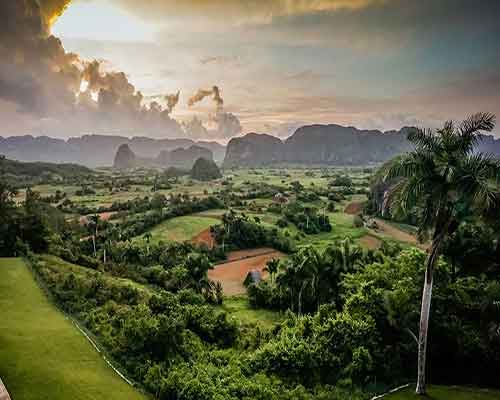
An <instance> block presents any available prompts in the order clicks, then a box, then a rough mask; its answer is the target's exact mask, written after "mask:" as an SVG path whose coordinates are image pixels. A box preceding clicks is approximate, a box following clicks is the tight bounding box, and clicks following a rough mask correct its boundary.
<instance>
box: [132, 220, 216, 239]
mask: <svg viewBox="0 0 500 400" xmlns="http://www.w3.org/2000/svg"><path fill="white" fill-rule="evenodd" d="M218 223H220V221H219V220H218V219H215V218H210V217H202V216H200V217H197V216H189V215H188V216H184V217H177V218H172V219H169V220H167V221H165V222H162V223H161V224H159V225H156V226H155V227H154V228H153V229H151V230H150V231H149V233H150V234H151V241H152V242H156V243H158V242H159V241H168V240H172V241H176V242H183V241H185V240H191V239H193V238H194V237H195V236H196V235H198V234H199V233H201V232H203V231H204V230H206V229H208V228H210V226H213V225H217V224H218ZM142 239H143V240H146V239H144V235H143V236H142Z"/></svg>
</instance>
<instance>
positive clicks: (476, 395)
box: [386, 385, 500, 400]
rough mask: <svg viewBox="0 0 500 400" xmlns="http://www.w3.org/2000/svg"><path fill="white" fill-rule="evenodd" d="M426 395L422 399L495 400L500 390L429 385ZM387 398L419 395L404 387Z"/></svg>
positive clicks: (408, 399)
mask: <svg viewBox="0 0 500 400" xmlns="http://www.w3.org/2000/svg"><path fill="white" fill-rule="evenodd" d="M427 392H428V393H427V396H426V397H424V399H426V398H427V399H432V400H496V399H498V398H500V391H496V390H486V389H474V388H464V387H456V386H435V385H429V387H428V389H427ZM386 398H387V400H412V399H413V400H415V399H418V398H421V397H417V396H416V395H415V391H414V390H412V389H405V390H401V391H400V392H397V393H395V394H393V395H390V396H387V397H386Z"/></svg>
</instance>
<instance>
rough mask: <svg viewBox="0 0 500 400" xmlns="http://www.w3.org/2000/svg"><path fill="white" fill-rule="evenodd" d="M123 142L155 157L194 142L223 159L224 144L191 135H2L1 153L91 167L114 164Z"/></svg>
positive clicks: (21, 159)
mask: <svg viewBox="0 0 500 400" xmlns="http://www.w3.org/2000/svg"><path fill="white" fill-rule="evenodd" d="M122 144H127V145H128V146H129V147H130V149H131V150H132V151H133V152H134V153H135V154H136V156H137V157H143V158H156V157H158V155H159V154H160V152H161V151H162V150H165V151H172V150H174V149H178V148H184V149H187V148H189V147H191V146H193V145H197V146H199V147H203V148H205V149H208V150H210V151H211V153H212V154H213V158H214V159H215V160H216V161H222V160H223V159H224V155H225V147H224V146H223V145H221V144H219V143H217V142H208V141H199V142H195V141H193V140H191V139H152V138H147V137H133V138H132V139H129V138H127V137H124V136H110V135H85V136H81V137H77V138H70V139H68V140H63V139H54V138H50V137H48V136H38V137H33V136H31V135H26V136H12V137H8V138H3V137H0V154H2V155H4V156H6V157H7V158H10V159H15V160H19V161H25V162H33V161H43V162H52V163H78V164H81V165H85V166H89V167H97V166H111V165H112V164H113V159H114V157H115V154H116V152H117V150H118V148H119V147H120V145H122Z"/></svg>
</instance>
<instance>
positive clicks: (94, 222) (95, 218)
mask: <svg viewBox="0 0 500 400" xmlns="http://www.w3.org/2000/svg"><path fill="white" fill-rule="evenodd" d="M100 219H101V217H100V216H99V214H94V215H91V216H90V217H89V220H90V226H91V228H92V244H93V247H94V257H97V246H96V241H97V234H98V227H99V221H100Z"/></svg>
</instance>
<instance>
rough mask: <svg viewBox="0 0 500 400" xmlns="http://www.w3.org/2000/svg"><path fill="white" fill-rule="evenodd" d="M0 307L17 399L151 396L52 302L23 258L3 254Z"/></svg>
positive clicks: (4, 352) (9, 380)
mask: <svg viewBox="0 0 500 400" xmlns="http://www.w3.org/2000/svg"><path fill="white" fill-rule="evenodd" d="M0 310H1V311H0V360H1V362H0V376H1V377H2V380H3V381H4V383H5V385H6V386H7V389H8V391H9V392H10V395H11V397H12V400H31V399H33V400H59V399H60V400H68V399H72V400H94V399H96V400H97V399H109V400H113V399H116V400H122V399H127V400H134V399H146V397H145V396H144V395H142V394H141V393H139V392H138V391H137V390H135V389H134V388H132V387H131V386H129V385H128V384H127V383H126V382H125V381H123V380H122V379H121V378H120V377H119V376H118V375H117V374H116V373H115V372H114V371H113V370H112V369H111V368H110V367H109V366H108V365H107V364H106V363H105V361H104V360H103V359H102V357H101V355H100V354H98V353H97V351H96V350H95V349H94V347H93V346H92V345H91V344H90V343H89V342H88V341H87V339H86V338H85V337H84V336H83V335H82V334H81V333H80V332H79V331H78V330H77V328H76V327H75V326H74V325H73V324H72V323H71V321H69V320H68V319H66V318H65V317H64V315H63V314H62V313H60V312H59V311H58V310H57V309H56V308H55V307H54V306H53V305H52V304H51V303H50V302H49V301H48V299H47V298H46V297H45V295H44V293H43V292H42V290H41V289H40V288H39V287H38V286H37V284H36V283H35V281H34V279H33V276H32V274H31V272H30V271H29V270H28V268H27V267H26V265H25V264H24V262H23V261H22V260H20V259H14V258H3V259H0Z"/></svg>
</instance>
